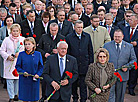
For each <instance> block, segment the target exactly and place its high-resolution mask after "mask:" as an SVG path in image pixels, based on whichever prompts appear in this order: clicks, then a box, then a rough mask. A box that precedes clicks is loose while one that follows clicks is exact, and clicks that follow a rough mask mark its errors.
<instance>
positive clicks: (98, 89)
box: [94, 88, 102, 94]
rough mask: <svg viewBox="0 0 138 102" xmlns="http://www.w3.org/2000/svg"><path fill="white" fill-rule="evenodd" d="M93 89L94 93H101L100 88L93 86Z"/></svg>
mask: <svg viewBox="0 0 138 102" xmlns="http://www.w3.org/2000/svg"><path fill="white" fill-rule="evenodd" d="M94 91H95V92H96V94H99V93H101V92H102V91H101V89H100V88H95V90H94Z"/></svg>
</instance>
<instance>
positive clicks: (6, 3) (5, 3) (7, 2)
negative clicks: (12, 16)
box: [3, 0, 11, 12]
mask: <svg viewBox="0 0 138 102" xmlns="http://www.w3.org/2000/svg"><path fill="white" fill-rule="evenodd" d="M3 1H4V8H5V9H6V10H7V12H8V11H9V5H10V3H11V0H3Z"/></svg>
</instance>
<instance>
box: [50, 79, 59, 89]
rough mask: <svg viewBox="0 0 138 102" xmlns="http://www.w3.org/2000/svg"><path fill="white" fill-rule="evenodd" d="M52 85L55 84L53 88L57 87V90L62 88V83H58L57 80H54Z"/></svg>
mask: <svg viewBox="0 0 138 102" xmlns="http://www.w3.org/2000/svg"><path fill="white" fill-rule="evenodd" d="M51 84H52V86H53V88H54V89H55V90H59V89H60V85H59V84H58V83H57V82H55V81H52V83H51Z"/></svg>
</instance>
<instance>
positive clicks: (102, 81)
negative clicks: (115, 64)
mask: <svg viewBox="0 0 138 102" xmlns="http://www.w3.org/2000/svg"><path fill="white" fill-rule="evenodd" d="M97 66H98V68H100V87H103V85H105V84H106V82H107V79H108V76H107V73H106V71H105V68H106V66H107V63H105V64H104V66H103V65H101V64H100V63H97Z"/></svg>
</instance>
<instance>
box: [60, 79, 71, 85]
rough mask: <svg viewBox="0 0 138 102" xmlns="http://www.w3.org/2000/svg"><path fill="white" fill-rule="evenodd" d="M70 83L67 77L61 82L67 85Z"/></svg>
mask: <svg viewBox="0 0 138 102" xmlns="http://www.w3.org/2000/svg"><path fill="white" fill-rule="evenodd" d="M68 83H69V81H68V79H66V80H61V82H60V84H61V85H62V86H64V85H67V84H68Z"/></svg>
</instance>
